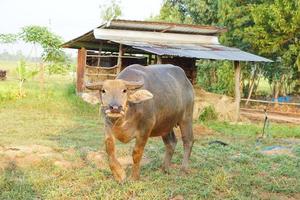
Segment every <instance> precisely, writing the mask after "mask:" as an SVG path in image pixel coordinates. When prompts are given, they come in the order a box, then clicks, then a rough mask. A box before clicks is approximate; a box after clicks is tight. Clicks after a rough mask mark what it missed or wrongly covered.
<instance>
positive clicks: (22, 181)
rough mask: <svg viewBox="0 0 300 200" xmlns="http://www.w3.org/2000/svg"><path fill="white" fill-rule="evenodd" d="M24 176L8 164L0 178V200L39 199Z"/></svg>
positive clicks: (14, 165) (13, 165)
mask: <svg viewBox="0 0 300 200" xmlns="http://www.w3.org/2000/svg"><path fill="white" fill-rule="evenodd" d="M39 198H40V197H39V196H38V194H37V193H36V192H35V190H34V188H33V185H32V184H31V183H30V181H29V180H28V179H27V177H26V175H25V174H24V173H23V172H22V171H21V170H20V169H19V168H17V166H16V163H15V162H10V163H9V164H8V165H7V167H6V168H5V169H4V171H3V176H1V178H0V199H20V200H21V199H22V200H23V199H39Z"/></svg>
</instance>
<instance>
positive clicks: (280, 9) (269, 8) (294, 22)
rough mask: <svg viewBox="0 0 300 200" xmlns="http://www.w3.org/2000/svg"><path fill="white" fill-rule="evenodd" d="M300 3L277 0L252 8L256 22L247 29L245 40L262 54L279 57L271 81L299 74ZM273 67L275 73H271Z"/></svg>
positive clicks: (276, 58)
mask: <svg viewBox="0 0 300 200" xmlns="http://www.w3.org/2000/svg"><path fill="white" fill-rule="evenodd" d="M299 10H300V3H299V1H289V0H274V1H271V2H265V3H262V4H259V5H253V6H252V7H251V17H252V18H253V21H254V24H253V25H252V26H250V27H248V28H246V30H245V31H246V32H247V33H248V34H247V35H245V40H246V41H248V42H249V43H250V44H251V45H252V46H253V48H254V49H255V50H256V51H257V52H258V53H259V54H262V55H265V56H268V57H271V58H273V60H276V61H277V63H274V64H273V69H274V67H276V70H272V69H268V70H267V71H269V72H267V73H274V72H276V74H274V76H270V75H269V76H267V77H269V80H270V82H271V81H273V80H274V79H275V80H278V79H279V77H280V76H282V75H283V74H285V75H287V76H292V77H293V75H294V74H296V72H297V71H298V69H299V67H300V65H298V63H299V59H300V53H299V52H300V41H299V38H300V31H299V30H300V23H299V21H300V11H299ZM270 70H271V72H270Z"/></svg>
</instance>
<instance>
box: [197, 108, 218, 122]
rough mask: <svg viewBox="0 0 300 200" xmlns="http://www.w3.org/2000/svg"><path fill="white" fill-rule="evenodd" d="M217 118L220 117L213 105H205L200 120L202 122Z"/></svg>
mask: <svg viewBox="0 0 300 200" xmlns="http://www.w3.org/2000/svg"><path fill="white" fill-rule="evenodd" d="M217 119H218V114H217V112H216V110H215V108H214V107H213V106H207V107H205V108H204V109H203V111H202V112H201V114H200V116H199V120H200V121H202V122H204V121H212V120H217Z"/></svg>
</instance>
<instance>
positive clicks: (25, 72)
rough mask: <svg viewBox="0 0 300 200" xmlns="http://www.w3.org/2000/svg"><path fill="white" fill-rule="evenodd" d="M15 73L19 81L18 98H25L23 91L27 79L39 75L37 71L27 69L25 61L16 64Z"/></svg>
mask: <svg viewBox="0 0 300 200" xmlns="http://www.w3.org/2000/svg"><path fill="white" fill-rule="evenodd" d="M16 72H17V75H18V80H19V96H20V97H23V96H25V93H24V89H23V85H24V82H25V81H26V80H28V79H32V78H33V77H34V76H36V75H37V74H38V73H39V71H38V70H30V69H28V66H27V65H26V62H25V60H22V59H21V60H20V61H19V63H18V67H17V68H16Z"/></svg>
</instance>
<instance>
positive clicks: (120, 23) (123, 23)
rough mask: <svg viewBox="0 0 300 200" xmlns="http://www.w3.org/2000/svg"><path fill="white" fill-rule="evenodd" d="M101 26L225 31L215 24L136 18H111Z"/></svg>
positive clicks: (201, 32) (207, 32) (130, 28)
mask: <svg viewBox="0 0 300 200" xmlns="http://www.w3.org/2000/svg"><path fill="white" fill-rule="evenodd" d="M101 28H109V29H123V30H140V31H155V32H169V33H187V34H202V35H216V34H219V33H222V32H225V31H226V29H225V28H220V27H217V26H204V25H194V24H178V23H169V22H155V21H136V20H112V21H110V22H107V23H106V25H104V26H102V27H101Z"/></svg>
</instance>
